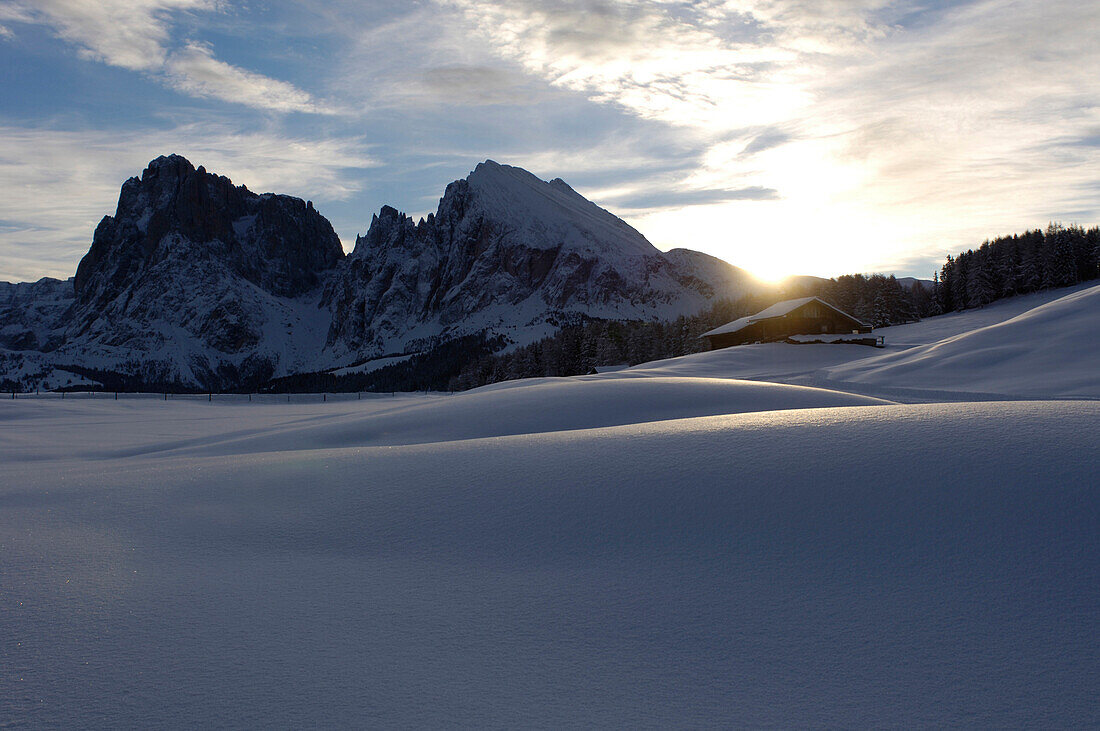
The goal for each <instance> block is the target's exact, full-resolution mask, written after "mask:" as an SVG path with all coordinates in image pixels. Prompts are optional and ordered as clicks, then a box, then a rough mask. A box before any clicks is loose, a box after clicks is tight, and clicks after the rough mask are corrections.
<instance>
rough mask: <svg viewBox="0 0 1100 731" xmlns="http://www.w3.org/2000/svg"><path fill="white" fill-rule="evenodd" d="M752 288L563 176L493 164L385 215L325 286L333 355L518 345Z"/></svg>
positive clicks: (687, 308) (695, 305) (665, 313)
mask: <svg viewBox="0 0 1100 731" xmlns="http://www.w3.org/2000/svg"><path fill="white" fill-rule="evenodd" d="M751 286H752V280H751V279H750V278H749V277H748V275H747V274H745V273H744V272H742V271H740V270H738V269H736V268H734V267H732V266H730V265H728V264H726V263H725V262H721V261H719V260H716V259H714V258H713V257H708V256H706V255H704V254H698V253H697V252H690V253H688V252H686V251H684V250H678V252H676V253H670V254H669V255H665V254H662V253H661V252H660V251H658V250H657V249H656V248H655V247H654V246H653V245H652V244H650V243H649V242H648V241H647V240H646V239H645V237H644V236H642V235H641V234H640V233H639V232H638V231H636V230H635V229H633V228H631V227H630V226H629V225H628V224H626V223H625V222H624V221H622V220H620V219H619V218H616V217H615V216H614V215H612V214H611V213H609V212H607V211H605V210H604V209H602V208H600V207H598V206H596V205H595V204H593V203H592V202H590V201H588V200H586V199H585V198H584V197H583V196H581V195H580V194H578V193H577V192H576V191H574V190H573V189H572V188H570V187H569V186H568V185H567V184H566V183H565V182H564V181H562V180H560V179H556V180H553V181H550V182H544V181H542V180H539V179H538V178H536V177H535V176H534V175H532V174H530V173H528V172H527V171H525V170H521V169H519V168H514V167H510V166H508V165H500V164H497V163H495V162H493V161H491V160H489V161H486V162H484V163H481V164H480V165H478V166H477V168H476V169H475V170H474V171H473V172H472V173H471V174H470V176H469V177H467V178H466V179H465V180H458V181H455V182H453V183H451V184H450V185H448V186H447V190H446V192H445V193H444V195H443V198H442V199H441V200H440V202H439V207H438V210H437V211H436V213H435V214H434V215H429V216H428V218H427V219H425V220H422V221H420V222H418V223H414V222H413V221H412V220H411V219H410V218H408V217H407V216H405V215H404V214H402V213H400V212H398V211H397V210H395V209H393V208H390V207H384V208H383V209H382V210H381V211H380V212H379V214H378V215H376V216H375V217H374V218H373V220H372V221H371V226H370V229H369V230H368V231H367V233H366V235H365V236H361V237H359V238H357V240H356V244H355V249H354V251H353V252H352V253H351V254H350V255H349V256H348V258H347V260H346V261H345V262H344V264H343V265H342V267H341V271H340V273H339V274H338V275H337V276H336V277H334V279H333V281H332V283H331V284H330V286H329V287H328V288H327V289H326V292H325V298H324V302H325V304H327V305H329V306H331V307H332V310H333V315H334V317H333V326H332V329H331V330H330V332H329V337H328V343H327V344H328V347H329V348H330V349H331V351H332V352H333V354H334V355H335V356H337V357H338V356H341V355H346V354H349V353H355V354H358V355H361V356H374V355H381V354H383V353H385V352H390V351H399V350H401V349H403V348H406V347H409V346H410V344H415V342H416V340H417V338H420V337H425V336H437V337H450V336H455V335H460V334H466V333H471V332H476V331H479V330H484V329H486V328H488V329H492V330H494V331H496V332H501V333H505V334H508V335H509V336H511V337H513V339H516V340H518V341H523V340H530V339H533V337H536V336H539V335H544V334H546V333H547V332H548V331H549V330H552V329H554V328H556V326H557V325H558V324H559V323H561V322H564V321H569V320H570V319H571V318H576V317H606V318H615V319H654V318H670V317H675V316H676V315H679V314H688V313H692V312H696V311H698V310H700V309H702V308H703V307H704V306H705V305H706V304H707V303H708V300H709V299H710V298H713V297H715V296H734V295H736V294H738V293H740V292H743V291H745V290H746V289H748V288H749V287H751Z"/></svg>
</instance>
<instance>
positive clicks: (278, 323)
mask: <svg viewBox="0 0 1100 731" xmlns="http://www.w3.org/2000/svg"><path fill="white" fill-rule="evenodd" d="M342 258H343V250H342V249H341V247H340V241H339V239H338V238H337V236H336V233H335V232H334V231H333V230H332V226H331V225H330V224H329V222H328V221H327V220H325V218H324V217H322V216H321V215H320V214H319V213H317V212H316V211H315V210H314V209H313V206H312V204H310V203H306V202H304V201H302V200H300V199H298V198H291V197H289V196H281V195H272V194H264V195H257V194H255V193H253V192H251V191H249V190H248V189H247V188H245V187H243V186H234V185H233V184H232V183H231V181H230V180H229V179H228V178H225V177H221V176H218V175H212V174H210V173H207V172H206V171H205V169H203V168H202V167H199V168H198V169H195V168H194V167H193V166H192V165H191V164H190V163H189V162H188V161H187V160H185V159H184V158H182V157H179V156H177V155H172V156H169V157H160V158H157V159H156V160H153V161H152V162H151V163H150V164H149V167H148V168H147V169H146V170H145V171H144V173H143V174H142V176H141V178H131V179H130V180H127V181H126V183H125V184H124V185H123V186H122V192H121V194H120V196H119V202H118V209H117V211H116V213H115V215H114V216H106V217H104V219H103V221H102V222H101V223H100V224H99V226H98V227H97V228H96V232H95V237H94V239H93V242H92V246H91V249H90V250H89V251H88V253H87V255H85V257H84V258H83V259H82V260H81V262H80V265H79V267H78V268H77V272H76V277H75V278H74V280H73V291H74V297H75V299H74V302H73V304H72V307H71V308H70V309H69V310H68V311H67V312H66V313H65V315H64V322H63V323H62V327H61V332H60V335H59V339H60V340H61V342H62V344H61V345H60V347H59V348H58V352H57V353H56V354H55V357H54V359H55V360H56V361H57V362H71V363H75V364H78V365H84V366H88V367H92V368H97V369H99V368H101V369H105V370H124V371H127V372H129V373H131V374H133V375H135V376H137V377H138V378H139V379H141V380H143V381H146V382H164V383H182V384H188V385H195V386H203V387H207V388H232V387H234V386H236V385H237V384H240V383H242V382H249V381H251V382H254V381H261V380H266V379H267V378H270V377H271V376H272V375H274V374H279V373H286V372H290V371H291V370H293V369H295V368H299V367H302V366H303V365H304V364H306V363H307V362H309V361H310V360H311V359H312V357H313V355H314V353H315V351H316V348H317V342H316V341H318V340H319V339H320V338H321V337H323V333H324V329H325V328H327V313H325V312H324V311H323V310H320V309H319V308H318V307H317V306H316V300H317V298H318V296H319V292H320V286H321V283H322V281H323V279H324V277H325V276H326V275H327V274H328V273H329V272H330V271H331V270H332V269H333V268H334V267H335V265H336V264H337V262H338V261H339V260H340V259H342ZM318 331H320V332H319V333H318Z"/></svg>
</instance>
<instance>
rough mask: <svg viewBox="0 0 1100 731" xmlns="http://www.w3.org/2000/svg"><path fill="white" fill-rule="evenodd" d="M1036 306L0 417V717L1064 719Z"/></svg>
mask: <svg viewBox="0 0 1100 731" xmlns="http://www.w3.org/2000/svg"><path fill="white" fill-rule="evenodd" d="M1094 290H1095V291H1094ZM1062 294H1063V295H1065V296H1064V297H1062V298H1058V299H1056V300H1055V298H1052V297H1050V298H1047V300H1046V301H1044V302H1034V301H1033V303H1032V304H1031V306H1030V307H1023V308H1022V309H1021V303H1020V302H1016V301H1009V302H1005V303H1000V304H999V305H994V306H992V307H990V308H987V309H986V310H983V311H980V312H978V313H972V318H971V321H970V323H969V325H968V324H967V322H966V321H965V319H964V318H965V313H963V315H959V316H951V317H952V318H953V319H952V320H951V323H947V322H936V321H935V320H928V321H926V322H924V323H918V324H916V325H911V326H902V327H899V328H892V330H895V331H896V332H895V333H894V334H893V336H891V335H890V334H888V335H887V341H888V343H890V342H893V343H896V344H897V345H892V346H891V347H888V348H887V349H885V350H882V351H880V350H872V349H869V348H863V347H860V346H834V345H798V346H794V345H790V346H783V345H761V346H745V347H741V348H732V349H728V350H725V351H716V352H714V353H704V354H699V355H696V356H688V357H686V358H680V359H673V360H671V361H664V362H662V363H656V364H645V365H642V366H637V367H635V368H633V369H628V370H625V371H620V372H618V373H612V374H604V375H600V376H592V377H582V378H574V379H535V380H532V381H526V382H513V383H509V384H498V385H496V386H491V387H487V388H484V389H478V390H476V391H473V392H469V393H466V394H458V395H454V396H450V395H398V396H394V397H388V396H387V397H373V398H364V399H363V400H361V401H360V400H349V399H347V398H344V399H340V400H337V399H330V400H329V401H327V402H324V403H321V402H319V401H318V400H316V399H314V400H307V398H306V397H297V398H298V400H297V401H293V402H292V403H289V404H288V403H286V402H283V401H280V400H274V399H269V400H266V401H261V400H260V399H257V400H256V401H255V402H253V403H248V402H244V401H242V400H240V399H230V398H223V399H220V400H218V399H215V400H214V401H213V402H206V401H205V400H198V399H177V400H172V401H168V402H165V401H163V400H160V399H156V398H126V397H123V398H120V399H119V400H118V401H114V400H113V399H105V398H102V397H101V398H96V399H90V398H69V399H66V400H64V401H61V400H60V399H58V398H57V397H56V396H50V397H42V398H39V399H33V398H28V399H17V400H14V401H4V402H0V628H2V629H3V639H2V641H0V653H2V654H0V725H3V726H22V725H25V726H28V727H43V726H60V727H112V728H116V727H163V726H169V727H196V726H198V727H204V726H233V727H240V726H272V727H281V728H282V727H302V726H309V727H321V726H352V727H378V726H387V727H388V726H400V727H423V726H428V727H439V726H477V727H510V728H511V727H530V726H534V727H554V728H558V727H563V726H588V727H590V726H615V727H623V726H626V727H638V726H646V727H654V726H662V727H663V726H724V727H728V726H783V727H790V726H872V725H873V726H903V727H912V726H943V725H953V726H961V725H966V726H1001V727H1004V726H1009V727H1019V726H1032V727H1067V726H1092V725H1095V724H1096V722H1097V720H1098V719H1100V694H1097V693H1096V679H1097V677H1100V641H1098V640H1097V638H1098V637H1100V470H1098V467H1097V465H1098V464H1100V437H1098V435H1100V387H1098V386H1097V383H1098V381H1097V368H1096V363H1098V362H1100V361H1098V358H1100V353H1098V352H1097V351H1098V349H1100V345H1098V343H1097V336H1096V335H1095V333H1096V324H1097V320H1098V316H1097V314H1096V313H1097V312H1100V310H1098V309H1097V307H1096V300H1095V298H1096V297H1098V296H1100V288H1093V289H1089V288H1080V289H1079V290H1078V291H1076V292H1070V293H1068V294H1067V293H1065V292H1063V293H1062ZM1021 299H1022V298H1021ZM1025 304H1026V303H1025ZM998 307H1000V309H999V310H998V309H997V308H998ZM1036 308H1038V309H1036ZM1014 310H1019V311H1014ZM903 328H909V330H908V331H906V330H904V329H903ZM922 330H923V331H924V333H925V334H924V335H922V334H921V331H922ZM1038 333H1041V334H1042V335H1043V337H1041V338H1039V337H1038V336H1037V334H1038ZM907 338H908V340H906V339H907ZM902 343H906V344H907V345H906V347H903V345H902ZM1052 343H1055V344H1056V346H1057V347H1058V348H1060V351H1059V353H1058V357H1055V358H1052V357H1049V349H1050V348H1052V347H1055V345H1052ZM853 349H855V350H853ZM975 353H984V354H985V355H984V356H981V357H979V356H974V354H975ZM997 353H1002V354H1003V358H997V357H995V356H996V354H997ZM1006 363H1008V364H1006ZM1014 373H1015V377H1013V374H1014ZM744 379H751V380H744ZM768 381H773V382H768ZM781 381H785V382H781ZM790 382H793V383H819V384H820V383H825V384H829V385H831V386H832V388H828V389H823V388H809V387H806V386H800V385H791V383H790ZM845 390H853V391H861V393H849V392H845ZM871 391H874V392H875V393H878V394H881V393H884V392H890V393H891V394H892V396H888V397H886V398H874V397H871V396H867V395H862V393H868V392H871ZM937 395H938V396H937ZM974 395H977V396H978V397H980V400H975V398H973V396H974ZM993 399H1002V400H993ZM929 401H937V402H935V403H929ZM903 402H904V403H903Z"/></svg>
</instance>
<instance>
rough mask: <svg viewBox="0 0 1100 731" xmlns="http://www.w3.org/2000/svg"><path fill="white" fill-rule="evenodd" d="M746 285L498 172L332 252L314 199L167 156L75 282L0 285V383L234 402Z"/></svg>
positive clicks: (668, 309) (685, 307) (548, 189)
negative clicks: (414, 353) (108, 385)
mask: <svg viewBox="0 0 1100 731" xmlns="http://www.w3.org/2000/svg"><path fill="white" fill-rule="evenodd" d="M756 286H757V284H756V283H755V282H754V281H753V280H752V279H751V278H750V277H748V275H746V274H745V273H744V272H742V271H740V270H738V269H736V268H735V267H732V266H730V265H729V264H727V263H725V262H723V261H721V260H718V259H715V258H713V257H709V256H707V255H705V254H701V253H698V252H691V251H687V250H676V251H674V252H670V253H669V254H667V255H666V254H662V253H661V252H660V251H658V250H657V249H656V248H654V247H653V246H652V245H651V244H650V243H649V242H648V241H646V239H645V238H644V237H643V236H642V235H641V234H640V233H638V232H637V231H635V230H634V229H633V228H631V227H630V226H629V225H627V224H626V223H624V222H623V221H622V220H620V219H618V218H616V217H615V216H614V215H612V214H611V213H608V212H607V211H605V210H603V209H602V208H599V207H598V206H596V205H595V204H593V203H591V202H590V201H588V200H586V199H585V198H584V197H582V196H581V195H579V194H578V193H576V192H575V191H574V190H573V189H572V188H570V187H569V186H568V185H567V184H565V183H564V182H563V181H561V180H560V179H559V180H554V181H551V182H544V181H542V180H539V179H538V178H536V177H535V176H534V175H532V174H531V173H528V172H527V171H525V170H521V169H519V168H514V167H509V166H507V165H499V164H497V163H495V162H492V161H486V162H484V163H482V164H480V165H478V166H477V168H476V169H475V170H474V171H473V172H472V173H471V174H470V176H469V177H468V178H466V179H465V180H458V181H455V182H454V183H451V184H450V185H449V186H448V187H447V190H446V193H445V194H444V196H443V198H442V200H441V201H440V204H439V209H438V211H437V213H436V214H434V215H431V216H429V217H428V219H427V220H426V221H420V222H419V223H414V222H413V221H412V220H410V219H408V218H407V217H406V216H404V215H402V214H400V213H398V212H397V211H396V210H395V209H393V208H390V207H383V208H382V210H381V212H380V213H379V214H378V215H377V216H375V217H374V219H373V220H372V223H371V226H370V229H369V230H368V231H367V233H366V235H364V236H360V237H358V239H357V241H356V246H355V250H354V251H353V252H352V254H351V255H350V256H348V257H346V258H345V257H344V253H343V251H342V249H341V247H340V243H339V240H338V239H337V237H336V234H335V233H334V232H333V230H332V227H331V225H329V223H328V221H327V220H325V218H324V217H323V216H321V215H320V214H319V213H317V211H315V210H314V208H313V206H312V204H311V203H309V202H305V201H302V200H300V199H297V198H291V197H288V196H281V195H273V194H270V193H265V194H262V195H257V194H255V193H252V192H251V191H249V190H248V189H247V188H245V187H243V186H234V185H233V184H232V183H231V182H230V181H229V180H228V179H227V178H224V177H220V176H218V175H213V174H210V173H207V172H206V171H205V170H204V169H203V168H202V167H201V166H200V167H199V168H198V169H196V168H194V167H193V166H192V165H191V163H190V162H188V161H187V160H185V159H184V158H182V157H179V156H177V155H172V156H169V157H161V158H157V159H156V160H153V161H152V162H151V163H150V164H149V167H148V168H147V169H146V170H145V171H144V173H143V174H142V176H141V177H140V178H131V179H130V180H128V181H126V183H125V184H124V185H123V187H122V192H121V194H120V197H119V203H118V208H117V211H116V212H115V215H114V216H107V217H105V218H104V219H103V221H102V222H101V223H100V225H99V226H98V228H97V229H96V232H95V236H94V239H93V243H92V246H91V249H90V250H89V251H88V254H87V255H86V256H85V257H84V259H83V260H82V261H81V262H80V266H79V267H78V269H77V272H76V276H75V278H74V279H73V280H71V281H70V282H60V281H57V280H42V281H40V282H37V283H35V284H17V285H11V284H7V283H2V284H0V382H3V383H6V384H11V387H12V388H17V387H21V388H24V389H26V388H32V389H33V388H37V387H39V386H49V387H52V386H56V385H58V378H57V376H56V375H55V374H56V372H57V371H58V369H61V370H62V371H66V370H67V372H69V375H70V377H74V378H75V377H77V376H75V375H74V374H77V373H80V374H84V375H85V376H88V375H89V374H91V375H93V376H97V377H107V376H110V377H113V378H115V379H116V380H118V379H121V380H122V382H123V383H124V384H125V385H126V386H128V387H130V388H133V387H138V386H142V385H144V386H145V387H153V388H155V387H159V386H161V385H176V386H188V387H202V388H209V389H232V388H239V387H244V386H250V385H251V386H254V385H255V384H258V383H262V382H264V381H266V380H268V379H271V378H273V377H282V376H287V375H290V374H293V373H302V372H313V371H318V370H329V369H334V368H340V367H345V366H350V365H353V364H357V363H361V362H363V361H366V360H370V359H373V358H378V357H382V356H392V355H399V354H402V353H404V352H406V351H410V350H423V349H426V348H429V347H431V346H432V345H433V344H434V343H438V342H439V341H440V340H443V339H447V338H451V337H456V336H461V335H471V334H476V333H480V332H488V333H490V334H495V335H503V336H505V337H507V338H508V339H509V340H511V341H512V342H519V343H523V342H527V341H530V340H533V339H536V338H538V337H542V336H545V335H547V334H550V333H551V332H553V331H554V330H556V329H557V328H558V327H560V326H561V324H563V323H566V322H570V321H573V320H576V319H577V318H586V317H609V318H623V319H656V318H669V317H674V316H676V315H679V314H691V313H694V312H696V311H698V310H700V309H702V308H704V307H705V306H706V305H707V304H708V302H710V301H711V300H713V299H714V298H716V297H723V296H736V295H738V294H741V293H744V292H746V291H748V290H749V289H751V288H754V287H756ZM99 374H103V375H102V376H99ZM61 385H64V383H62V384H61Z"/></svg>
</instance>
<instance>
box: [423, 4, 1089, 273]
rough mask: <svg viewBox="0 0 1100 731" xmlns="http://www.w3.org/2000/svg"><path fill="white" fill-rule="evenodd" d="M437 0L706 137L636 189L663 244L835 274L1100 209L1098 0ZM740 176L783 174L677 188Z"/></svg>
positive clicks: (524, 62) (550, 75)
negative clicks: (913, 0)
mask: <svg viewBox="0 0 1100 731" xmlns="http://www.w3.org/2000/svg"><path fill="white" fill-rule="evenodd" d="M439 2H440V3H441V4H442V5H443V6H445V7H448V8H452V9H456V10H457V11H459V12H460V13H462V14H463V16H464V17H465V19H466V22H467V24H468V25H469V27H470V28H471V29H472V30H473V31H474V32H476V33H477V34H478V35H479V36H480V37H482V38H484V39H485V40H486V42H487V43H488V44H489V46H490V48H493V49H495V51H496V52H497V54H498V55H499V56H500V57H501V59H503V60H504V61H506V62H511V63H515V64H518V65H519V66H520V67H521V68H523V69H525V70H526V71H527V72H528V73H530V74H532V75H535V76H538V77H540V78H542V79H544V80H545V81H546V82H547V83H549V84H551V85H555V86H559V87H564V88H569V89H574V90H578V91H581V92H583V93H585V94H587V95H588V96H589V98H590V99H592V100H595V101H597V102H599V103H604V104H610V105H613V106H615V107H618V108H620V109H623V110H625V111H627V112H629V113H631V114H634V115H636V116H638V117H640V118H642V119H646V120H653V121H655V122H663V123H667V124H671V125H673V127H674V128H675V129H680V130H683V133H684V134H685V135H689V136H691V137H693V138H694V139H696V140H698V141H699V142H698V144H700V145H701V146H702V147H703V149H705V152H704V153H703V154H701V155H700V156H699V158H698V159H699V164H698V166H697V167H696V169H694V170H691V171H685V173H684V174H683V176H682V177H680V178H679V179H677V180H674V181H668V180H666V179H662V178H657V179H651V181H649V182H652V183H655V185H652V186H651V187H650V188H649V189H648V190H645V189H644V188H645V187H646V186H645V185H643V184H641V183H642V182H645V181H640V184H639V185H638V186H634V188H633V190H634V191H635V192H634V193H632V195H634V197H635V198H636V199H637V200H642V201H648V200H652V201H653V202H654V203H657V202H658V201H659V200H660V197H661V195H667V196H668V201H669V202H668V204H667V206H664V207H663V208H655V209H653V210H648V211H645V212H643V213H640V214H639V215H637V216H635V217H633V218H632V220H631V222H632V223H633V224H634V225H636V226H637V227H639V228H640V229H641V230H642V231H643V232H645V233H646V234H647V236H649V237H650V238H651V240H653V241H654V242H655V243H658V244H659V245H663V246H675V245H682V244H683V243H684V240H685V239H684V237H688V238H689V239H690V240H691V241H695V242H706V243H705V246H708V247H710V248H708V249H707V250H708V252H709V253H713V254H716V255H719V256H723V257H724V258H727V259H730V260H731V261H734V262H735V263H738V264H745V265H747V266H757V267H758V268H766V267H767V266H768V261H766V259H768V260H770V261H771V262H772V265H773V266H774V265H776V263H777V262H781V263H782V264H783V265H784V266H790V262H792V261H793V262H801V263H802V264H801V265H802V266H803V267H804V269H803V270H804V271H807V272H815V273H834V274H835V273H840V272H842V271H844V269H846V268H851V267H856V268H866V267H867V266H876V267H889V266H891V265H893V264H899V265H905V262H914V261H917V260H918V259H920V260H922V261H923V260H926V259H921V257H925V256H926V255H931V254H932V253H933V252H934V253H935V254H936V255H937V256H939V255H942V254H943V253H946V252H947V251H950V250H956V249H958V248H959V247H963V248H965V247H966V246H971V245H975V244H976V243H980V241H981V240H982V239H983V238H985V236H988V235H991V234H993V233H998V232H1004V231H1012V230H1020V229H1023V228H1026V227H1028V226H1034V225H1037V223H1044V222H1046V221H1047V220H1050V219H1051V218H1060V217H1064V216H1067V215H1070V214H1072V215H1075V216H1079V215H1081V212H1082V211H1090V212H1091V217H1092V220H1093V221H1095V220H1096V219H1097V218H1098V217H1100V206H1098V205H1097V203H1096V201H1095V197H1094V188H1093V185H1094V184H1095V183H1096V181H1097V180H1098V179H1100V173H1097V172H1096V171H1097V170H1100V149H1098V148H1097V147H1095V146H1092V145H1090V144H1088V140H1091V139H1094V137H1095V135H1096V129H1097V128H1098V122H1100V76H1098V75H1097V73H1096V70H1097V69H1098V68H1100V46H1098V45H1097V44H1096V43H1095V39H1094V35H1095V34H1094V33H1093V29H1095V28H1096V27H1098V26H1100V6H1098V5H1096V4H1095V3H1080V2H1077V1H1076V0H1050V2H1039V1H1038V0H976V1H975V2H966V3H934V4H930V5H924V6H921V7H915V6H912V5H907V4H902V3H895V2H892V1H889V0H727V1H717V0H702V1H701V2H695V3H690V4H684V3H678V2H671V1H668V2H666V1H663V0H629V1H627V0H622V1H618V2H616V1H613V0H587V1H586V0H540V1H539V2H534V0H512V1H510V2H507V3H503V2H493V1H490V0H439ZM1040 29H1041V30H1040ZM740 189H759V190H773V191H776V195H775V196H773V197H772V199H766V200H758V201H752V202H747V201H730V200H724V201H714V202H712V203H700V204H698V205H693V206H691V207H690V208H685V207H684V206H683V205H682V204H681V201H680V200H679V199H678V198H677V196H678V195H681V193H680V191H688V192H690V191H721V190H740ZM651 191H652V193H653V197H652V199H650V198H648V197H647V196H648V195H649V193H650V192H651ZM665 191H670V192H667V193H666V192H665ZM701 195H702V198H703V199H705V197H706V195H707V194H701ZM1090 196H1093V197H1092V198H1091V199H1090ZM732 222H736V226H735V227H732V226H731V224H732ZM777 237H778V239H780V240H783V241H785V242H788V243H787V245H786V246H785V247H784V248H779V247H775V246H768V247H761V246H759V245H757V244H756V241H759V240H765V241H772V240H776V239H777ZM922 273H923V272H922Z"/></svg>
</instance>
